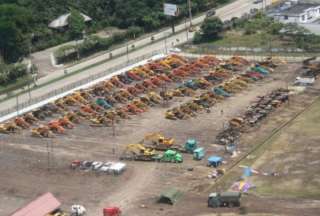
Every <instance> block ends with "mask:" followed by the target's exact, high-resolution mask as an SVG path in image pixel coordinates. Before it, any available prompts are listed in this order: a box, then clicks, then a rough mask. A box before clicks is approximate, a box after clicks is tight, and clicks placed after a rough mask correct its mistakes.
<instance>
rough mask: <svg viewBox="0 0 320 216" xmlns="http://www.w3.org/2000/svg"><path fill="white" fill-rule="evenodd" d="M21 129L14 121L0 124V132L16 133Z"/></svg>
mask: <svg viewBox="0 0 320 216" xmlns="http://www.w3.org/2000/svg"><path fill="white" fill-rule="evenodd" d="M18 130H19V128H18V127H17V125H16V124H15V123H14V122H6V123H3V124H0V133H4V134H9V133H16V132H17V131H18Z"/></svg>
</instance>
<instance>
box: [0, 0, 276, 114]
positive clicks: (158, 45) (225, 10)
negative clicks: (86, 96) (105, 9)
mask: <svg viewBox="0 0 320 216" xmlns="http://www.w3.org/2000/svg"><path fill="white" fill-rule="evenodd" d="M267 4H271V0H268V1H267ZM252 8H261V5H256V4H253V0H237V1H235V2H233V3H231V4H228V5H226V6H224V7H222V8H220V9H218V10H217V11H216V12H217V14H216V15H217V16H219V17H220V18H221V19H222V20H228V19H231V18H232V17H240V16H241V15H242V14H244V13H248V12H249V11H250V9H252ZM204 18H205V16H204V15H203V16H200V17H197V18H195V19H193V21H192V23H193V24H200V23H201V22H202V21H203V20H204ZM185 29H186V25H185V24H181V25H178V26H176V31H177V32H180V33H177V34H175V35H171V29H170V28H168V29H166V30H164V31H162V32H159V33H157V34H155V35H154V38H155V40H158V41H157V42H153V43H150V42H151V40H150V38H149V37H148V38H143V39H141V40H138V41H134V42H131V43H129V47H130V46H131V45H132V44H134V45H135V47H136V50H135V51H132V52H130V53H129V55H128V57H129V59H132V58H137V57H139V56H142V55H145V54H146V53H152V52H154V51H157V50H164V49H165V47H167V48H169V47H172V46H174V45H177V44H181V43H185V42H186V41H187V40H188V39H191V38H192V37H193V33H190V32H187V31H186V30H185ZM141 46H144V47H143V48H141V49H139V47H141ZM126 52H127V46H123V47H120V48H118V49H116V50H113V51H112V55H113V56H117V55H120V56H119V57H114V58H113V59H111V60H109V61H107V62H104V63H101V64H99V62H103V61H106V60H107V59H109V55H110V54H109V53H106V54H103V55H100V56H97V57H95V58H92V59H89V60H87V61H84V62H82V63H79V64H77V65H74V66H71V67H70V68H68V72H69V73H72V72H73V71H77V70H83V69H84V68H85V67H88V66H90V65H94V64H97V65H96V66H94V67H91V68H89V69H85V70H83V71H82V72H80V73H77V74H75V75H72V76H69V77H66V78H64V79H62V80H59V81H56V82H53V83H51V84H48V85H45V86H43V87H41V88H38V89H34V90H32V91H31V97H32V98H34V97H40V96H43V95H45V94H47V93H49V92H52V91H54V90H56V89H59V88H62V87H64V86H66V85H67V84H70V83H73V82H76V81H77V80H81V79H84V78H86V77H89V76H92V75H95V74H98V73H100V72H101V71H105V70H106V69H108V68H111V67H114V66H116V65H119V64H122V63H124V62H126V61H127V58H128V57H127V56H126V55H123V54H124V53H126ZM63 74H64V71H63V69H59V70H57V71H55V72H54V73H51V74H50V75H48V76H46V77H43V78H41V79H39V80H38V81H37V84H38V85H39V84H43V83H46V82H48V81H50V80H53V79H56V78H58V77H61V76H63ZM18 100H19V103H22V102H25V101H28V100H29V94H28V93H24V94H21V95H20V96H19V99H18ZM15 105H16V97H14V98H11V99H8V100H6V101H3V102H1V103H0V112H1V111H3V110H6V109H8V108H13V107H14V106H15Z"/></svg>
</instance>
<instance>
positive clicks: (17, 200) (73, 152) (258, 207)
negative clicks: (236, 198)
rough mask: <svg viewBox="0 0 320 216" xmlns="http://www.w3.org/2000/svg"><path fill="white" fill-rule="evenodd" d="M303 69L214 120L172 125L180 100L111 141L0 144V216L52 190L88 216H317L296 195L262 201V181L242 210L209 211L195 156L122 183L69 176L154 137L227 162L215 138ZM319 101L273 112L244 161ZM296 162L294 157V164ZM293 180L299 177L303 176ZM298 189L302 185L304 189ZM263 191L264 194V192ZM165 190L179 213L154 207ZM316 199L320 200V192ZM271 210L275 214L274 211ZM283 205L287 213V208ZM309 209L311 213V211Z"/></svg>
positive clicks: (247, 140)
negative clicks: (245, 215) (174, 192)
mask: <svg viewBox="0 0 320 216" xmlns="http://www.w3.org/2000/svg"><path fill="white" fill-rule="evenodd" d="M298 67H299V65H296V64H289V65H282V66H280V67H279V68H278V69H276V71H275V72H274V73H273V74H272V76H271V77H269V78H267V79H265V80H263V81H259V82H257V83H254V84H252V85H250V86H249V88H248V89H247V90H245V91H243V92H241V93H238V94H236V95H235V96H233V97H231V98H229V99H227V100H224V101H223V102H221V103H219V104H217V105H215V106H214V107H213V108H212V109H211V112H210V113H205V112H203V113H201V114H199V115H198V116H197V117H196V118H192V119H189V120H178V121H172V120H167V119H165V118H164V113H165V111H166V110H167V109H168V108H169V107H173V106H174V105H175V104H177V103H179V99H175V101H173V102H170V104H169V105H168V106H167V107H161V106H158V107H155V108H152V109H151V110H150V111H149V112H146V113H144V114H141V115H140V116H135V117H133V118H132V119H131V120H126V121H122V122H120V124H117V126H116V136H113V135H112V130H111V128H105V127H96V128H92V127H89V126H88V125H86V124H80V125H77V127H76V128H75V129H73V130H72V132H70V133H68V134H67V135H63V136H58V137H56V138H54V139H51V140H46V139H38V138H32V137H30V134H29V133H27V132H23V133H22V134H21V133H20V134H16V135H10V136H4V137H1V140H0V150H1V151H0V152H1V153H0V173H1V175H0V215H8V214H9V213H10V212H12V211H14V210H15V209H17V208H19V207H21V206H22V205H24V204H25V203H27V202H29V201H30V200H32V199H33V198H35V197H37V196H38V195H40V194H42V193H45V192H47V191H50V192H52V193H53V194H54V195H55V196H56V197H57V198H58V199H59V200H61V201H62V203H63V206H62V208H63V209H65V210H69V207H70V205H72V204H74V203H79V204H82V205H84V206H85V207H86V208H87V211H88V215H92V216H98V215H102V208H103V207H106V206H113V205H115V206H120V208H121V209H122V211H123V215H129V216H150V215H174V216H175V215H177V216H179V215H181V216H182V215H190V216H192V215H214V214H211V213H219V214H223V215H224V213H227V214H226V215H232V214H238V213H241V211H247V212H249V213H250V214H249V215H253V214H255V213H265V214H266V215H269V214H270V215H317V214H315V213H316V212H319V203H318V202H317V201H307V200H304V198H305V197H304V196H301V197H300V196H299V198H292V197H276V198H272V197H271V198H270V197H265V194H267V193H268V192H271V193H273V191H276V188H271V189H270V188H268V187H266V186H264V185H265V184H268V182H264V181H265V180H264V179H263V180H259V179H258V180H257V183H256V185H257V193H254V194H251V195H249V196H246V197H245V198H244V207H245V208H244V209H222V210H219V212H217V211H215V210H212V209H209V208H207V205H206V200H207V195H208V193H209V191H211V190H214V182H213V180H212V179H208V178H207V175H208V173H209V172H210V168H207V167H206V166H205V163H206V162H205V160H203V161H200V162H199V161H193V160H192V158H191V155H184V162H183V163H182V164H169V163H153V162H131V161H128V162H127V164H128V168H127V170H126V172H124V173H123V175H120V176H108V175H102V174H101V175H98V174H96V173H93V172H81V171H73V170H70V169H69V164H70V161H72V160H74V159H82V160H100V161H110V160H111V161H112V160H117V158H118V157H119V154H120V153H121V152H122V150H123V149H124V147H125V146H126V145H127V144H130V143H137V142H139V141H140V140H141V139H142V138H143V137H144V135H145V134H146V133H148V132H155V131H159V132H162V133H164V134H165V135H166V136H169V137H174V138H175V139H176V141H177V143H181V144H182V143H184V142H185V141H186V139H187V138H189V137H193V138H196V139H197V140H199V142H200V145H201V146H203V147H205V148H206V149H207V153H208V154H207V155H210V154H213V153H214V154H221V155H223V150H222V149H221V148H219V147H217V146H215V145H213V141H214V138H215V136H216V134H217V133H218V132H219V131H220V130H221V129H222V127H223V124H224V122H226V121H227V120H228V119H230V118H231V117H233V116H236V115H237V114H239V113H242V112H244V111H245V110H246V108H247V106H248V105H249V104H250V102H252V101H254V100H255V99H256V97H257V96H260V95H265V94H266V93H268V92H270V91H272V90H274V89H277V88H279V87H286V86H287V83H288V81H292V79H293V77H294V76H295V74H294V73H295V71H296V69H297V68H298ZM316 95H317V94H314V93H312V92H305V93H303V94H301V95H296V96H293V99H292V101H290V106H286V105H284V106H282V107H281V108H280V109H279V110H277V111H276V112H274V113H272V114H271V116H270V118H269V119H268V120H266V121H265V122H262V123H261V125H260V126H258V127H256V128H254V129H253V130H252V131H251V132H250V133H248V134H245V135H244V136H243V141H242V142H241V146H240V150H241V152H242V153H243V154H244V153H245V152H246V151H247V150H248V149H250V148H251V147H252V146H253V145H255V144H256V143H255V142H257V140H263V139H264V137H266V136H267V135H268V134H270V133H271V132H272V130H273V129H274V128H277V127H278V126H279V125H281V124H282V123H283V122H285V121H287V120H288V119H290V118H292V116H294V115H295V114H296V113H297V112H299V111H300V110H302V109H303V108H304V107H305V106H307V104H308V103H310V102H311V101H312V99H313V98H315V97H316ZM221 110H223V115H221ZM280 117H281V118H280ZM312 128H313V126H312ZM318 138H319V137H318ZM297 142H298V141H297ZM314 143H316V140H315V141H314ZM272 146H273V145H272ZM309 147H310V149H311V150H312V149H313V147H312V145H309ZM112 148H115V150H116V151H115V155H114V154H113V153H112ZM311 150H310V151H311ZM313 150H314V149H313ZM313 150H312V151H313ZM314 151H315V150H314ZM280 153H281V152H280ZM280 153H279V154H280ZM308 153H309V151H301V153H299V155H296V156H299V157H301V159H299V161H300V162H308V163H311V161H308V160H306V158H307V157H308ZM317 153H318V152H315V155H318V156H319V154H317ZM282 154H284V153H282ZM296 156H295V155H292V157H290V158H291V159H292V160H293V159H294V157H296ZM269 157H273V156H272V155H271V156H263V157H262V158H265V159H263V160H262V162H259V160H258V161H257V162H256V163H257V165H256V166H257V167H259V168H260V166H262V167H261V168H263V169H269V168H268V167H264V166H265V165H264V164H265V163H264V162H265V161H266V160H269ZM279 157H280V155H279ZM281 157H283V156H281ZM281 157H280V158H281ZM236 159H237V158H235V159H232V160H231V159H230V160H229V161H228V163H229V164H231V163H232V161H233V160H236ZM278 162H281V160H280V159H278V160H275V161H274V163H275V164H278ZM288 162H289V159H288ZM248 163H249V162H248ZM291 163H294V162H291ZM314 163H315V162H314ZM298 165H299V164H297V166H298ZM274 166H275V165H274ZM274 166H272V167H274ZM279 166H281V165H279ZM283 166H284V165H283ZM309 166H313V165H312V164H310V165H309ZM189 167H193V168H194V170H193V171H192V172H190V171H188V170H187V169H188V168H189ZM48 168H50V169H48ZM302 168H303V167H302ZM279 169H280V168H279ZM290 169H291V168H290ZM297 169H298V167H297ZM300 169H301V167H300ZM279 171H281V169H280V170H279ZM292 171H294V170H292ZM313 171H314V170H311V169H310V171H308V172H306V173H305V174H308V175H312V174H313ZM234 172H235V174H230V176H229V175H227V176H226V178H225V181H224V182H225V184H221V185H220V186H219V187H221V188H220V189H223V188H225V187H228V184H230V183H231V182H232V181H234V179H233V177H235V176H237V174H238V170H237V169H235V171H234ZM290 172H291V170H290ZM296 175H301V176H302V175H303V173H300V174H299V173H297V174H296ZM313 176H314V180H313V181H317V176H315V175H313ZM290 181H294V179H293V178H292V176H290V177H288V178H286V179H284V180H283V181H282V184H281V185H284V183H285V182H290ZM299 184H300V186H301V182H300V183H299ZM318 184H319V182H318V183H316V182H315V183H310V185H313V186H317V185H318ZM275 185H276V184H275ZM296 185H298V183H297V184H296ZM229 186H230V185H229ZM260 186H261V188H262V189H259V187H260ZM298 186H299V185H298ZM168 187H176V188H178V189H180V190H182V191H183V197H182V198H181V200H179V201H178V202H177V203H176V205H174V206H168V205H163V204H156V199H157V197H158V195H159V193H160V192H161V191H162V190H163V189H165V188H168ZM318 187H319V185H318ZM263 188H266V189H263ZM267 189H268V190H267ZM271 190H273V191H271ZM310 190H312V188H311V189H310ZM316 195H317V196H318V195H319V193H317V194H316ZM316 198H319V196H318V197H312V199H316ZM304 203H305V204H304ZM297 204H299V205H297ZM270 205H272V206H274V208H272V209H271V208H269V206H270ZM283 206H286V207H285V208H283ZM307 206H312V207H310V208H306V207H307Z"/></svg>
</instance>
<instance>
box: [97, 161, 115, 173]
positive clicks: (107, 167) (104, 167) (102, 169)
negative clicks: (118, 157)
mask: <svg viewBox="0 0 320 216" xmlns="http://www.w3.org/2000/svg"><path fill="white" fill-rule="evenodd" d="M111 165H112V162H107V163H104V164H103V165H102V166H101V167H100V168H99V172H109V171H110V167H111Z"/></svg>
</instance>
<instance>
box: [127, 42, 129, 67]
mask: <svg viewBox="0 0 320 216" xmlns="http://www.w3.org/2000/svg"><path fill="white" fill-rule="evenodd" d="M127 64H129V43H127Z"/></svg>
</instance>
